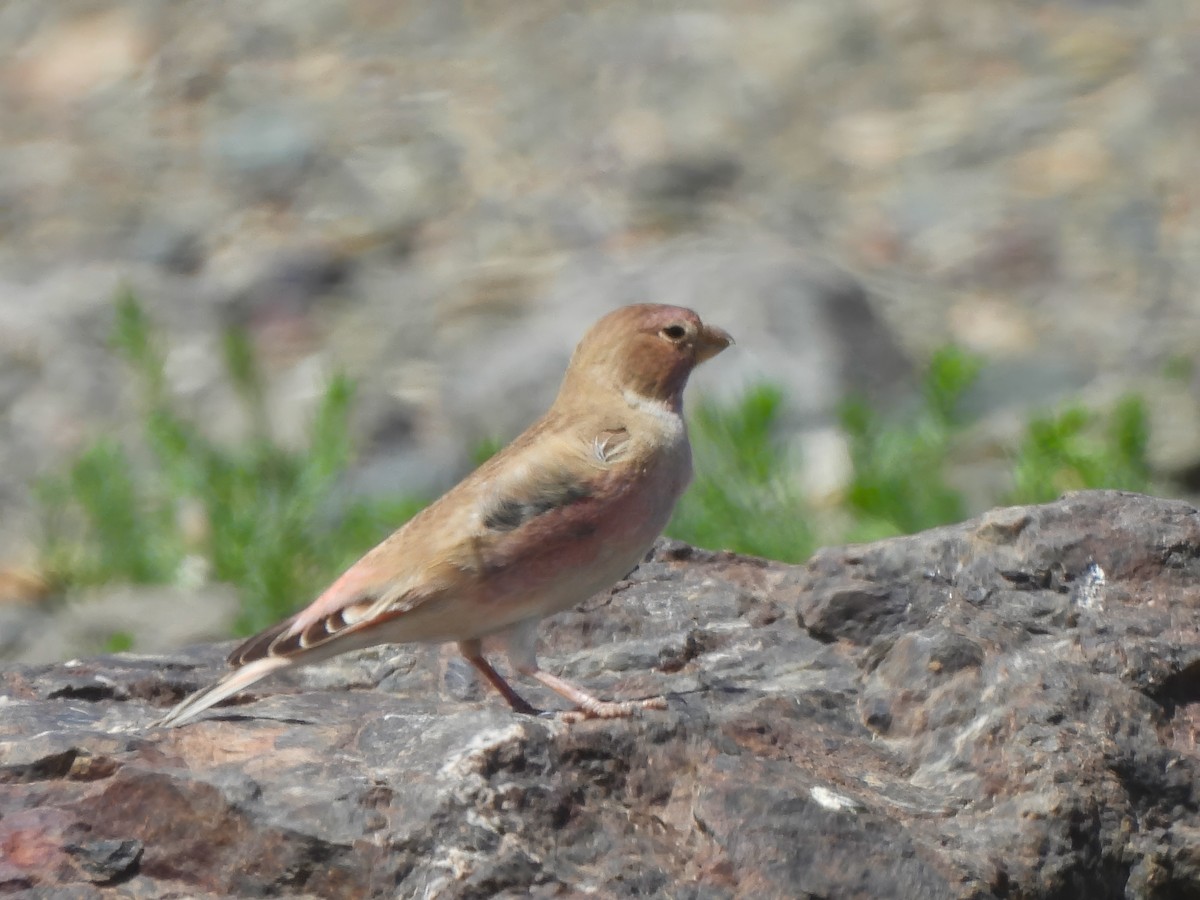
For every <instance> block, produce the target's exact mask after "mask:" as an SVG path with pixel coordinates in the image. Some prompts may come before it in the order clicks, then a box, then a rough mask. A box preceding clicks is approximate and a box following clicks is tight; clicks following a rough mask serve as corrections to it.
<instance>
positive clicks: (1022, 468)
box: [1005, 396, 1150, 503]
mask: <svg viewBox="0 0 1200 900" xmlns="http://www.w3.org/2000/svg"><path fill="white" fill-rule="evenodd" d="M1149 441H1150V429H1149V423H1148V421H1147V417H1146V407H1145V404H1144V403H1143V402H1142V399H1141V398H1140V397H1136V396H1128V397H1124V398H1122V399H1121V400H1120V401H1119V402H1118V403H1117V404H1116V406H1115V407H1114V408H1113V410H1112V412H1111V413H1110V415H1109V416H1108V418H1107V421H1105V420H1104V419H1103V418H1102V417H1101V416H1100V415H1099V414H1098V413H1096V412H1093V411H1091V410H1088V409H1085V408H1084V407H1082V406H1079V405H1070V406H1067V407H1066V408H1065V409H1063V410H1061V411H1060V412H1058V413H1056V414H1052V415H1043V416H1038V417H1036V418H1034V419H1033V420H1031V421H1030V422H1029V424H1028V426H1027V427H1026V431H1025V437H1024V438H1023V440H1022V441H1021V444H1020V447H1019V448H1018V450H1017V453H1016V456H1015V458H1014V459H1013V465H1012V472H1013V489H1012V492H1011V493H1010V494H1009V495H1008V496H1007V497H1005V501H1006V502H1008V503H1044V502H1046V501H1049V500H1053V499H1055V498H1056V497H1058V496H1059V495H1060V494H1062V493H1063V492H1064V491H1070V490H1080V489H1083V488H1100V487H1108V488H1121V489H1124V490H1130V491H1147V490H1149V489H1150V467H1149V464H1148V462H1147V459H1146V450H1147V447H1148V445H1149Z"/></svg>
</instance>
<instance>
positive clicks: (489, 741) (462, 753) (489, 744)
mask: <svg viewBox="0 0 1200 900" xmlns="http://www.w3.org/2000/svg"><path fill="white" fill-rule="evenodd" d="M524 737H525V728H524V726H523V725H518V724H513V725H509V726H508V727H506V728H494V729H492V730H491V731H481V732H479V734H477V735H475V736H474V737H473V738H471V740H470V741H468V742H467V744H466V746H464V747H463V748H461V749H460V750H458V751H457V752H456V753H454V754H452V755H451V756H450V757H449V758H448V759H447V760H446V762H445V763H444V764H443V765H442V768H441V769H440V770H439V772H438V775H439V776H440V777H442V778H448V779H462V778H465V777H467V776H470V775H474V774H475V773H477V772H478V771H479V770H480V769H481V768H483V764H484V762H485V761H486V759H487V756H488V754H490V753H491V752H492V751H494V750H495V749H496V748H498V747H503V746H504V745H505V744H511V743H514V742H516V741H520V740H522V739H524Z"/></svg>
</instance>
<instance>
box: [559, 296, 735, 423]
mask: <svg viewBox="0 0 1200 900" xmlns="http://www.w3.org/2000/svg"><path fill="white" fill-rule="evenodd" d="M732 343H733V338H731V337H730V336H729V333H728V332H726V331H725V330H724V329H722V328H717V327H716V326H715V325H705V324H704V323H703V322H701V321H700V317H699V316H698V315H696V313H694V312H692V310H690V309H685V308H683V307H682V306H664V305H661V304H651V303H644V304H637V305H634V306H623V307H621V308H620V309H618V310H615V311H614V312H611V313H609V314H608V315H607V316H605V317H604V318H602V319H601V320H600V321H599V322H597V323H596V324H595V325H593V326H592V327H591V328H590V329H589V330H588V332H587V334H585V335H584V336H583V340H581V341H580V342H579V346H578V347H576V348H575V353H574V355H573V356H572V357H571V365H570V366H569V368H568V369H567V377H566V379H565V380H564V382H563V389H564V390H569V389H575V388H585V389H586V387H591V386H595V385H597V384H598V385H601V386H603V387H607V388H616V389H618V390H620V391H622V392H626V391H628V392H632V393H633V394H635V395H637V396H639V397H642V398H645V399H647V400H651V401H658V402H662V403H667V404H669V405H671V406H672V407H674V408H676V409H678V408H679V407H680V406H681V404H682V402H683V389H684V387H686V386H687V380H688V376H689V375H690V374H691V373H692V369H694V368H696V366H698V365H700V363H702V362H704V361H705V360H706V359H711V358H712V357H714V356H716V355H717V354H718V353H720V352H721V351H722V350H724V349H725V348H726V347H728V346H729V345H730V344H732Z"/></svg>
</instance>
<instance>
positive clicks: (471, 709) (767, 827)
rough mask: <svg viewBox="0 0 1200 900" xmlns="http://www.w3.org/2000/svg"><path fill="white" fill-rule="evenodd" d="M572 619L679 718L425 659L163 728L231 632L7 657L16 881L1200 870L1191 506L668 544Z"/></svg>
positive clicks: (571, 650)
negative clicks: (788, 559)
mask: <svg viewBox="0 0 1200 900" xmlns="http://www.w3.org/2000/svg"><path fill="white" fill-rule="evenodd" d="M817 621H820V622H821V625H820V627H819V628H817V627H815V626H814V623H815V622H817ZM544 637H545V644H546V650H545V654H544V655H545V657H546V660H547V662H548V666H549V667H550V668H552V669H554V670H558V671H562V672H564V673H566V674H568V675H570V676H573V677H576V678H582V679H585V680H586V681H587V683H588V684H589V685H591V686H593V687H595V688H596V689H597V690H599V691H601V692H603V693H607V694H612V695H615V696H623V697H632V696H642V695H647V694H650V693H654V692H659V691H665V692H666V693H667V695H668V697H669V702H670V709H669V710H668V711H667V712H664V713H654V714H648V715H646V716H644V717H642V718H638V719H633V720H618V721H608V722H585V723H582V724H579V725H575V726H569V727H568V726H565V725H563V724H562V723H561V722H559V721H557V720H555V719H548V718H533V717H524V716H518V715H515V714H513V713H511V712H510V711H508V710H507V709H506V708H505V707H504V706H503V705H502V704H501V703H499V702H498V701H497V700H496V698H495V697H494V696H491V695H488V694H482V693H477V692H473V691H470V690H464V687H463V676H464V672H463V670H462V668H461V667H459V666H457V665H453V664H450V665H447V660H449V659H450V658H451V654H450V653H449V651H448V649H442V648H436V647H403V648H380V649H377V650H373V651H368V652H364V653H360V654H356V655H353V656H347V657H342V658H340V659H338V660H335V661H331V662H329V663H326V664H323V665H322V666H319V667H315V668H313V669H311V670H307V671H301V672H297V673H291V674H289V675H287V676H281V677H278V678H275V679H273V680H269V681H267V682H264V683H262V684H260V685H256V686H255V687H254V688H253V689H252V690H251V691H250V692H249V694H248V695H246V696H244V697H241V698H238V699H237V700H236V701H235V702H234V703H233V704H231V705H227V706H224V707H221V708H218V709H216V710H214V711H213V712H211V713H209V714H208V715H207V716H206V717H205V718H204V719H203V720H202V721H200V722H197V723H195V724H193V725H190V726H186V727H183V728H180V729H176V730H172V731H161V730H157V729H153V728H149V727H148V725H147V723H148V722H149V721H150V720H151V719H152V718H153V717H154V716H156V715H157V714H159V713H161V711H162V710H163V709H164V708H165V707H166V706H167V705H168V704H170V703H172V702H174V701H175V700H177V699H178V698H179V697H180V696H182V695H183V694H184V693H185V692H187V691H190V690H192V689H194V688H195V687H197V686H199V685H200V684H202V683H204V682H206V681H208V680H209V679H210V678H212V677H214V676H215V675H216V674H217V673H218V672H219V671H220V665H221V663H220V660H221V657H222V655H223V652H224V650H225V649H226V648H224V647H221V646H208V647H198V648H195V649H193V650H189V651H182V652H178V653H172V654H170V655H165V656H159V657H150V656H133V655H118V656H109V657H99V658H96V659H91V660H85V661H82V662H78V663H75V664H71V665H65V666H64V665H55V666H41V667H21V666H13V667H8V668H6V669H3V670H0V710H2V711H3V712H2V714H0V890H4V891H9V892H19V891H21V890H25V889H28V890H30V891H31V892H32V891H40V892H42V893H39V894H36V896H55V897H58V896H72V897H76V896H77V897H86V898H105V897H118V896H119V897H168V896H189V897H226V896H254V895H286V896H320V897H333V896H337V897H392V896H439V897H492V896H501V897H518V896H566V895H570V896H575V895H580V894H585V893H587V894H592V895H596V896H604V897H632V896H679V897H694V898H733V897H746V896H764V897H784V896H787V897H795V896H830V897H862V898H877V897H900V898H914V900H916V898H921V900H926V898H943V897H944V898H978V900H982V898H990V897H996V898H1000V897H1008V898H1012V897H1022V898H1052V897H1053V898H1063V897H1085V896H1086V897H1098V898H1114V900H1115V898H1135V897H1136V898H1158V900H1166V898H1174V897H1183V896H1193V895H1195V894H1196V893H1197V892H1200V863H1198V859H1200V857H1198V856H1197V853H1196V850H1195V847H1196V845H1197V835H1198V834H1200V818H1198V815H1197V812H1196V810H1197V805H1198V801H1200V797H1198V795H1197V785H1198V784H1200V766H1198V758H1197V739H1196V738H1197V734H1198V733H1200V732H1198V727H1200V715H1198V714H1197V706H1198V704H1200V688H1198V685H1200V512H1197V510H1196V509H1194V508H1192V507H1191V506H1188V505H1187V504H1184V503H1180V502H1174V501H1166V500H1156V499H1152V498H1148V497H1144V496H1140V495H1132V494H1120V493H1115V492H1091V493H1080V494H1072V495H1068V496H1066V497H1064V498H1063V499H1062V500H1060V501H1058V502H1057V503H1053V504H1049V505H1046V506H1040V507H1028V508H1021V509H1006V510H996V511H993V512H992V513H989V514H988V515H986V516H984V517H981V518H979V519H975V520H972V521H969V522H966V523H964V524H962V525H959V526H955V527H950V528H942V529H937V530H935V531H930V532H926V533H923V534H919V535H915V536H912V537H907V538H898V539H894V540H889V541H884V542H880V543H877V544H870V545H863V546H855V547H845V548H836V549H829V550H825V551H822V552H821V553H819V554H818V555H817V556H816V557H815V558H814V559H813V560H812V561H811V562H810V563H809V564H808V565H806V566H803V567H790V566H785V565H781V564H776V563H770V562H766V561H762V560H755V559H747V558H740V557H736V556H733V555H729V554H718V553H709V552H705V551H699V550H695V549H693V548H690V547H687V546H685V545H682V544H678V543H671V542H662V543H660V544H659V545H658V547H657V548H656V550H655V552H654V554H653V555H652V557H651V558H650V559H649V560H648V561H647V562H646V563H645V564H644V565H643V566H642V567H641V568H640V569H639V570H638V571H637V572H636V573H635V574H634V576H632V577H631V579H630V580H629V581H627V582H623V583H622V584H620V585H619V586H618V587H617V588H616V589H615V590H614V592H613V593H612V594H611V595H604V596H599V597H596V598H593V599H592V600H591V601H590V602H588V603H587V604H584V605H583V606H582V607H580V608H578V609H576V610H573V611H571V612H568V613H565V614H562V615H560V616H558V617H556V618H555V619H553V620H551V621H550V622H549V623H547V625H546V626H545V628H544ZM380 684H384V685H386V688H387V689H386V690H384V689H381V688H380V687H378V686H377V685H380ZM531 696H536V695H534V694H532V692H531ZM537 699H538V700H540V701H542V702H545V701H546V699H547V698H545V697H537ZM30 895H31V896H34V895H35V894H33V893H31V894H30Z"/></svg>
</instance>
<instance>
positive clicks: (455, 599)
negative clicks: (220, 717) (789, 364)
mask: <svg viewBox="0 0 1200 900" xmlns="http://www.w3.org/2000/svg"><path fill="white" fill-rule="evenodd" d="M732 343H733V339H732V338H731V337H730V335H729V333H728V332H726V331H725V330H723V329H721V328H718V327H716V326H713V325H706V324H704V322H702V321H701V319H700V317H699V315H697V314H696V313H695V312H694V311H692V310H690V309H686V308H684V307H679V306H667V305H663V304H647V303H643V304H633V305H629V306H622V307H619V308H617V309H616V310H614V311H612V312H610V313H608V314H607V315H605V316H604V317H602V318H601V319H600V320H599V321H597V322H596V323H595V324H594V325H593V326H592V327H591V328H590V329H588V331H587V332H586V333H585V334H584V336H583V338H582V339H581V340H580V342H579V344H578V345H577V346H576V348H575V351H574V352H573V353H572V355H571V358H570V362H569V363H568V365H567V370H566V373H565V375H564V376H563V380H562V383H561V386H560V388H559V391H558V394H557V396H556V397H555V400H554V402H553V403H552V404H551V406H550V408H549V410H548V411H547V412H546V413H545V414H544V415H543V416H542V417H541V418H540V419H539V420H538V421H536V422H535V423H534V424H532V425H531V426H530V427H529V428H528V429H526V430H525V431H524V432H523V433H522V434H520V435H519V436H518V437H517V438H516V439H514V440H513V442H512V443H511V444H509V445H508V446H507V447H505V448H504V449H503V450H501V451H500V452H499V453H497V454H495V455H494V456H492V457H491V458H490V459H489V460H487V461H486V462H484V463H483V464H482V465H480V466H479V467H478V468H477V469H475V470H474V471H473V472H472V473H471V474H469V475H468V476H467V477H466V478H464V479H463V480H462V481H461V482H459V483H458V484H457V485H456V486H455V487H453V488H451V489H450V490H449V491H448V492H447V493H446V494H444V495H443V496H442V497H441V498H440V499H438V500H436V501H435V502H434V503H432V504H431V505H429V506H427V507H426V508H425V509H424V510H422V511H421V512H420V513H418V514H417V515H416V516H414V517H413V518H412V519H410V520H409V521H408V522H406V523H405V524H404V525H402V526H401V527H400V528H399V529H397V530H396V531H395V532H393V533H392V534H391V535H390V536H389V537H387V538H385V539H384V540H383V541H382V542H381V543H380V544H379V545H378V546H376V547H375V548H374V549H372V550H370V551H369V552H368V553H367V554H366V555H365V556H363V557H362V558H361V559H360V560H359V561H358V562H356V563H354V564H353V565H352V566H351V567H350V568H349V569H347V570H346V571H345V573H343V574H342V575H341V577H339V578H338V579H337V580H336V581H334V582H333V584H332V585H330V587H329V588H328V589H327V590H325V591H324V592H323V593H322V594H321V595H320V596H318V597H317V598H316V599H315V600H314V601H313V602H312V603H311V604H310V605H309V606H307V607H306V608H304V609H302V610H301V611H299V612H297V613H295V614H294V615H292V616H291V617H290V618H288V619H285V620H284V621H282V622H280V623H278V624H277V625H274V626H272V627H269V628H267V629H266V630H264V631H262V632H260V633H259V634H256V635H254V636H253V637H251V638H249V639H247V640H246V641H245V642H244V643H242V644H241V645H239V646H238V647H237V648H235V649H234V651H233V652H232V653H231V654H230V656H229V664H230V665H231V666H232V669H231V670H230V671H229V672H228V673H226V674H225V675H224V676H223V677H222V678H220V679H219V680H217V681H216V682H214V683H213V684H211V685H210V686H208V687H205V688H203V689H201V690H199V691H197V692H196V693H194V694H192V695H191V696H189V697H187V698H186V699H184V700H183V701H182V702H181V703H179V704H178V705H177V706H175V707H174V708H173V709H172V710H170V712H168V713H167V714H166V715H165V716H163V717H162V718H161V719H159V720H158V721H157V722H156V723H155V724H156V725H159V726H177V725H182V724H184V723H186V722H189V721H192V720H193V719H195V718H196V717H197V716H198V715H199V714H200V713H202V712H204V711H205V710H207V709H209V708H210V707H212V706H213V705H215V704H217V703H220V702H221V701H223V700H225V699H227V698H229V697H231V696H233V695H234V694H237V693H238V692H239V691H242V690H244V689H245V688H247V687H249V686H250V685H252V684H254V683H256V682H258V681H259V680H260V679H263V678H265V677H267V676H268V675H270V674H272V673H274V672H278V671H280V670H283V669H288V668H292V667H295V666H301V665H308V664H311V663H317V662H321V661H322V660H326V659H329V658H331V657H333V656H336V655H338V654H341V653H344V652H346V651H350V650H358V649H363V648H366V647H371V646H375V645H378V644H393V643H396V644H400V643H410V642H418V641H420V642H452V641H453V642H457V644H458V650H459V652H460V653H461V654H462V655H463V656H464V657H465V658H466V659H467V661H468V662H470V663H471V664H472V665H473V666H474V667H475V669H477V670H478V671H479V672H480V673H481V674H482V676H483V677H484V678H485V679H486V680H487V682H488V683H490V684H491V685H492V686H493V687H494V688H495V689H496V691H497V692H498V693H499V694H500V695H501V696H502V697H503V698H504V700H506V701H507V702H508V704H509V706H511V707H512V709H513V710H514V711H515V712H517V713H524V714H531V715H533V714H538V713H539V712H540V711H539V710H538V709H537V708H535V707H534V706H533V705H531V704H530V703H529V702H527V701H526V700H525V699H524V698H523V697H521V696H520V694H518V693H517V692H516V691H515V690H514V689H513V687H512V686H511V685H510V684H509V683H508V681H507V680H506V679H505V678H504V677H503V676H502V675H501V674H500V673H499V672H498V671H497V670H496V669H495V668H494V667H493V666H492V664H491V663H490V662H489V661H488V659H487V658H486V657H485V655H484V648H485V642H486V647H487V649H488V651H489V652H491V651H492V650H493V649H499V650H503V651H504V653H505V655H506V656H507V658H508V661H509V665H510V666H511V668H512V669H513V670H515V671H516V672H517V673H518V674H519V675H521V676H525V677H527V678H532V679H533V680H535V681H537V682H540V683H541V684H542V685H544V686H545V687H546V688H549V689H550V690H551V691H553V692H555V693H557V694H559V695H560V696H562V697H563V698H565V699H566V700H567V701H568V702H569V703H570V704H571V707H572V708H571V709H570V710H564V711H562V712H561V713H560V714H561V715H562V716H563V717H564V718H568V717H570V718H571V719H572V720H579V719H589V718H601V719H609V718H619V717H626V716H632V715H636V714H638V713H640V712H641V711H642V710H649V709H665V708H666V702H665V700H664V699H663V698H662V697H651V698H646V699H641V700H632V701H613V700H601V699H599V698H597V697H595V696H593V695H592V694H590V693H588V692H587V691H586V690H584V689H583V688H582V687H579V686H577V685H575V684H573V683H571V682H569V681H567V680H566V679H563V678H560V677H559V676H557V675H554V674H552V673H550V672H546V671H543V670H542V669H541V668H540V667H539V665H538V661H537V656H536V653H535V646H536V641H537V626H538V623H539V621H540V620H541V619H543V618H545V617H547V616H550V615H553V614H554V613H557V612H560V611H562V610H565V609H568V608H570V607H572V606H575V605H577V604H579V603H581V602H583V601H585V600H587V599H588V598H590V597H592V596H593V595H595V594H597V593H599V592H600V591H603V590H607V589H609V588H611V587H612V586H613V585H614V584H615V583H616V582H617V581H619V580H620V579H622V578H624V577H626V576H628V575H629V574H630V573H631V572H632V571H633V569H635V568H636V567H637V566H638V564H639V563H640V562H641V561H642V560H643V559H644V558H645V555H646V553H647V552H648V551H649V549H650V547H651V546H652V545H653V543H654V541H655V539H656V538H657V537H658V535H659V534H660V533H661V532H662V530H663V529H664V528H665V527H666V525H667V522H668V520H669V519H670V517H671V513H672V511H673V509H674V507H675V503H676V501H677V500H678V499H679V497H680V495H681V494H682V493H683V491H684V489H685V488H686V487H687V485H688V483H689V481H690V480H691V477H692V454H691V445H690V443H689V440H688V432H687V426H686V424H685V422H684V418H683V392H684V388H685V387H686V385H687V381H688V376H689V375H690V374H691V373H692V371H693V369H695V368H696V366H698V365H700V364H701V363H703V362H705V361H706V360H708V359H711V358H712V357H714V356H716V355H717V354H718V353H720V352H721V351H723V350H725V349H726V348H727V347H728V346H730V345H731V344H732Z"/></svg>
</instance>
